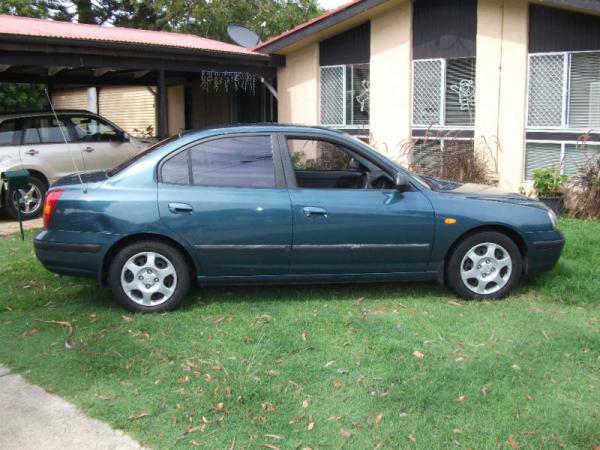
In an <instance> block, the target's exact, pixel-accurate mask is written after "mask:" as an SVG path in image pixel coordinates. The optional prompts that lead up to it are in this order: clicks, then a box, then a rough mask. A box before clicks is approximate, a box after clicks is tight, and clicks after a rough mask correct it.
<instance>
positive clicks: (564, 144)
mask: <svg viewBox="0 0 600 450" xmlns="http://www.w3.org/2000/svg"><path fill="white" fill-rule="evenodd" d="M527 144H554V145H560V159H559V160H558V165H559V167H560V174H561V175H564V174H565V173H564V172H565V163H564V161H565V151H566V148H567V145H581V141H580V140H577V139H572V140H556V139H525V145H524V146H523V173H522V174H521V180H522V181H523V182H530V181H533V180H532V178H527ZM585 145H596V146H598V147H600V141H586V142H585ZM571 176H573V175H569V177H571Z"/></svg>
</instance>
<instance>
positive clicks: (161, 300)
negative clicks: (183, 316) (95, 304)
mask: <svg viewBox="0 0 600 450" xmlns="http://www.w3.org/2000/svg"><path fill="white" fill-rule="evenodd" d="M190 281H191V276H190V268H189V267H188V265H187V263H186V260H185V258H184V257H183V255H181V253H180V252H179V251H178V250H177V249H176V248H174V247H173V246H171V245H169V244H166V243H163V242H154V241H138V242H134V243H132V244H129V245H127V246H126V247H124V248H123V249H121V250H120V251H119V252H118V253H117V254H116V256H115V257H114V258H113V260H112V262H111V264H110V267H109V272H108V284H109V286H110V289H111V290H112V293H113V295H114V296H115V298H116V299H117V301H118V302H119V303H120V304H121V306H123V307H124V308H125V309H127V310H129V311H134V312H161V311H168V310H171V309H174V308H176V307H177V306H179V304H180V303H181V301H182V300H183V298H184V297H185V295H186V294H187V292H188V290H189V288H190Z"/></svg>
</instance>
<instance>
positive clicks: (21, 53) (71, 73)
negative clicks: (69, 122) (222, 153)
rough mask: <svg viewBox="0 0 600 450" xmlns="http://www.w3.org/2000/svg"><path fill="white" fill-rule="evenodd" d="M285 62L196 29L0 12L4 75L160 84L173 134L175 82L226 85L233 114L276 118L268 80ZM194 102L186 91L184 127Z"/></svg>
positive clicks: (235, 118)
mask: <svg viewBox="0 0 600 450" xmlns="http://www.w3.org/2000/svg"><path fill="white" fill-rule="evenodd" d="M280 65H283V59H281V58H279V57H277V56H270V55H266V54H263V53H259V52H255V51H252V50H249V49H246V48H243V47H240V46H237V45H233V44H228V43H224V42H219V41H214V40H211V39H206V38H202V37H199V36H195V35H187V34H179V33H169V32H160V31H148V30H138V29H128V28H115V27H107V26H97V25H85V24H75V23H70V22H58V21H49V20H44V19H33V18H24V17H16V16H6V15H0V82H14V83H39V84H45V85H46V86H48V88H49V90H52V89H56V88H58V87H64V86H68V87H72V86H88V87H94V86H110V85H119V86H153V87H155V94H156V115H157V117H156V123H157V135H158V137H159V138H162V137H165V136H166V135H167V127H166V124H167V89H168V87H169V86H176V85H182V86H192V85H195V86H202V88H203V89H213V90H221V92H223V93H224V95H227V98H228V99H229V102H230V108H229V109H228V111H229V122H244V121H275V120H276V113H275V111H276V107H275V106H274V101H275V100H274V97H273V96H272V95H271V93H270V92H269V90H268V89H266V87H265V84H264V82H263V81H267V82H271V83H272V82H273V80H274V78H275V73H276V67H278V66H280ZM248 93H249V94H251V95H246V96H244V95H241V94H248ZM248 98H250V101H248ZM191 102H193V99H192V98H190V97H189V96H188V95H187V94H186V97H185V100H184V102H183V103H184V104H183V105H182V108H183V109H184V115H185V117H186V118H185V128H190V123H191V121H190V120H189V115H190V111H192V109H193V105H191V104H190V103H191Z"/></svg>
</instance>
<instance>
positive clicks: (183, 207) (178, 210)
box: [169, 203, 194, 214]
mask: <svg viewBox="0 0 600 450" xmlns="http://www.w3.org/2000/svg"><path fill="white" fill-rule="evenodd" d="M193 210H194V208H192V205H188V204H187V203H169V211H171V212H172V213H173V214H182V213H191V212H192V211H193Z"/></svg>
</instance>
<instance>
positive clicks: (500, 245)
mask: <svg viewBox="0 0 600 450" xmlns="http://www.w3.org/2000/svg"><path fill="white" fill-rule="evenodd" d="M521 271H522V260H521V253H520V252H519V249H518V247H517V246H516V244H515V243H514V241H513V240H512V239H510V238H509V237H508V236H506V235H505V234H502V233H498V232H493V231H486V232H481V233H476V234H473V235H471V236H468V237H467V238H466V239H464V240H463V241H462V242H461V243H460V244H459V245H458V246H457V247H456V249H455V250H454V251H453V252H452V254H451V255H450V258H449V260H448V265H447V267H446V280H447V282H448V285H449V286H450V288H451V289H452V290H453V291H454V292H455V293H456V294H457V295H458V296H460V297H461V298H464V299H467V300H471V299H493V298H501V297H504V296H505V295H506V294H508V293H509V292H510V291H511V290H512V288H513V287H514V286H515V285H516V284H517V283H518V281H519V279H520V278H521Z"/></svg>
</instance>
